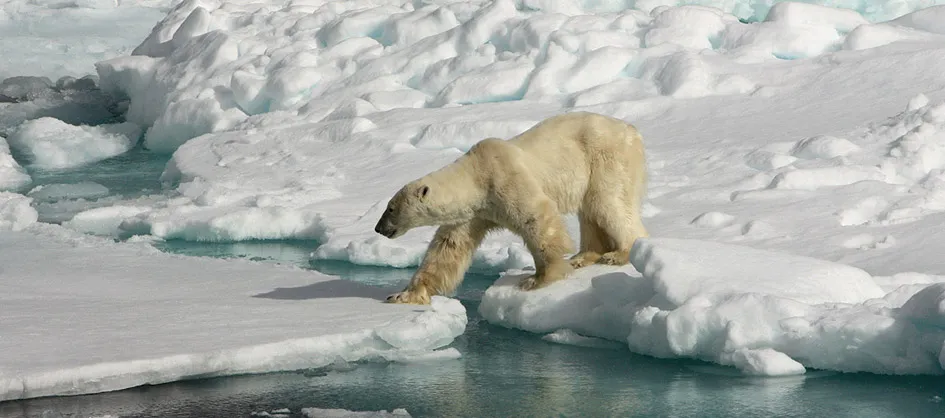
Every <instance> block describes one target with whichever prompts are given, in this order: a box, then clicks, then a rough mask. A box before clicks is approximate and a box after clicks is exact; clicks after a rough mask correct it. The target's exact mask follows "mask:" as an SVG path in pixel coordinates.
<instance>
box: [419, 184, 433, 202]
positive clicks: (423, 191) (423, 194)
mask: <svg viewBox="0 0 945 418" xmlns="http://www.w3.org/2000/svg"><path fill="white" fill-rule="evenodd" d="M427 193H430V186H423V187H421V188H419V189H417V197H418V198H420V199H423V198H424V197H427Z"/></svg>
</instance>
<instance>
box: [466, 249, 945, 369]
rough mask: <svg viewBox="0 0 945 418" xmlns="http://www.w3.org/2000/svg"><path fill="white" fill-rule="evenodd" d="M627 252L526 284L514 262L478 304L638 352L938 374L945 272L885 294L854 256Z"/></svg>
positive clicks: (490, 314)
mask: <svg viewBox="0 0 945 418" xmlns="http://www.w3.org/2000/svg"><path fill="white" fill-rule="evenodd" d="M631 263H632V267H631V266H627V267H623V268H616V267H605V266H592V267H587V268H584V269H581V270H578V271H577V272H576V273H575V274H574V275H573V277H571V278H569V279H568V280H565V281H562V282H558V283H555V284H553V285H551V286H549V287H547V288H544V289H540V290H538V291H533V292H522V291H520V290H518V289H517V288H516V287H515V283H516V282H517V280H519V279H520V278H521V277H523V276H522V275H521V274H514V273H510V274H507V275H506V276H505V277H503V278H502V279H500V280H499V282H497V283H496V285H494V286H492V287H490V288H489V289H488V290H486V293H485V295H484V296H483V299H482V304H481V305H480V307H479V312H480V313H481V314H482V315H483V317H484V318H486V319H487V320H488V321H490V322H494V323H497V324H502V325H505V326H509V327H515V328H520V329H523V330H526V331H531V332H538V333H542V332H548V331H551V330H557V329H560V328H567V329H570V330H573V331H574V332H576V333H578V334H580V335H586V336H591V337H601V338H607V339H611V340H614V341H622V342H625V343H626V344H627V345H628V347H629V348H630V350H632V351H634V352H637V353H642V354H648V355H652V356H656V357H666V358H669V357H692V358H698V359H703V360H706V361H711V362H715V363H719V364H723V365H732V366H734V367H736V368H738V369H740V370H742V371H743V372H745V373H746V374H752V375H785V374H797V373H804V372H805V370H806V369H805V368H806V367H812V368H819V369H830V370H840V371H845V372H862V371H865V372H873V373H888V374H916V373H925V374H942V373H943V362H942V361H941V360H940V359H939V353H940V352H942V350H943V347H945V320H943V318H945V316H943V315H945V308H943V307H945V288H943V284H942V283H939V284H935V285H932V286H929V287H926V288H924V289H921V290H920V289H919V288H917V287H916V286H908V285H907V286H903V287H902V288H898V289H897V290H895V291H893V292H891V293H889V294H888V295H887V293H886V292H884V291H883V290H882V289H881V288H880V287H879V286H878V285H877V284H876V283H875V282H874V281H873V279H872V277H871V276H870V275H869V274H868V273H866V272H865V271H863V270H860V269H857V268H854V267H850V266H846V265H842V264H837V263H832V262H827V261H823V260H817V259H812V258H807V257H799V256H793V255H789V254H784V253H779V252H771V251H762V250H757V249H752V248H747V247H741V246H735V245H731V244H719V243H713V242H707V241H696V240H681V239H667V238H648V239H641V240H640V241H638V244H637V245H635V246H634V249H633V251H632V253H631ZM634 268H635V269H636V270H638V271H641V272H642V275H639V274H637V273H636V271H634ZM525 274H527V273H525ZM907 283H910V281H909V280H903V281H902V282H900V284H907ZM926 286H927V285H926ZM903 292H905V293H906V295H904V294H902V293H903ZM911 294H914V296H912V295H911ZM909 296H911V297H909Z"/></svg>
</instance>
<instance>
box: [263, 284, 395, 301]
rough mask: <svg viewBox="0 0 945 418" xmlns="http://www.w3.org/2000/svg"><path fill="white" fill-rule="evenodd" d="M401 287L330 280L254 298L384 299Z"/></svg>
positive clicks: (278, 288) (282, 288) (284, 288)
mask: <svg viewBox="0 0 945 418" xmlns="http://www.w3.org/2000/svg"><path fill="white" fill-rule="evenodd" d="M398 290H399V288H395V287H387V286H385V287H377V286H368V285H364V284H361V283H355V282H352V281H349V280H342V279H336V280H328V281H324V282H316V283H312V284H310V285H306V286H299V287H277V288H275V289H274V290H272V291H269V292H266V293H260V294H257V295H253V297H254V298H265V299H278V300H306V299H336V298H368V299H376V300H379V301H384V300H386V299H387V296H389V295H390V294H391V293H395V292H397V291H398Z"/></svg>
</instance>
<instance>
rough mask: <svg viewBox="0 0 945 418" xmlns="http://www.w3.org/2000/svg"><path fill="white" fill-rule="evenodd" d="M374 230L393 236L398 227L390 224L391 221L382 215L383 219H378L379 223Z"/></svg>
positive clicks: (388, 236)
mask: <svg viewBox="0 0 945 418" xmlns="http://www.w3.org/2000/svg"><path fill="white" fill-rule="evenodd" d="M374 232H377V233H378V234H381V235H383V236H385V237H387V238H393V237H394V235H395V234H396V233H397V229H396V228H392V227H391V226H390V222H387V219H386V218H385V217H381V220H379V221H377V225H375V226H374Z"/></svg>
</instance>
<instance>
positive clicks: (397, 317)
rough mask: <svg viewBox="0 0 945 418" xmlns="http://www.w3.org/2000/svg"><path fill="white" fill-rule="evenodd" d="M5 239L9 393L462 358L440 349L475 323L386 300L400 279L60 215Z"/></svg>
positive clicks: (1, 241) (3, 333)
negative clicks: (145, 235)
mask: <svg viewBox="0 0 945 418" xmlns="http://www.w3.org/2000/svg"><path fill="white" fill-rule="evenodd" d="M3 197H6V195H0V198H3ZM4 207H5V206H4ZM26 207H27V208H28V207H29V206H26ZM0 213H5V211H4V210H2V209H0ZM34 218H35V215H34ZM0 225H2V224H0ZM0 249H2V251H0V266H3V267H2V269H0V280H2V282H3V283H4V286H5V287H6V289H7V291H4V292H2V293H0V317H2V318H4V320H3V321H2V322H0V352H2V353H4V354H3V360H2V363H0V401H2V400H9V399H21V398H31V397H39V396H49V395H74V394H82V393H95V392H102V391H109V390H117V389H123V388H128V387H132V386H137V385H142V384H158V383H164V382H170V381H174V380H179V379H185V378H188V377H195V376H204V377H206V376H222V375H230V374H241V373H260V372H271V371H280V370H296V369H304V368H316V367H322V366H326V365H328V364H331V363H332V362H334V361H335V360H336V359H339V358H340V359H342V360H344V361H358V360H381V361H386V360H390V361H404V362H411V361H414V360H415V359H421V360H422V361H429V360H431V359H450V358H456V357H457V356H458V353H457V352H456V350H455V349H448V350H446V352H445V353H443V354H438V352H435V351H433V350H436V349H439V348H441V347H443V346H444V345H447V344H449V343H450V342H451V341H452V339H453V338H454V337H456V336H458V335H460V334H462V332H463V331H464V329H465V326H466V312H465V310H464V308H463V306H462V305H461V304H460V303H459V302H458V301H456V300H454V299H446V298H441V297H437V298H436V300H435V301H434V303H433V305H432V306H429V307H417V306H404V305H391V304H385V303H383V302H382V301H383V299H384V296H386V294H387V292H388V291H389V290H390V289H379V288H372V287H368V286H364V285H360V284H357V283H353V282H348V281H342V280H340V279H337V278H333V277H330V276H325V275H322V274H319V273H316V272H312V271H305V270H300V269H292V268H286V267H278V266H272V265H266V264H259V263H251V262H245V261H234V260H229V261H224V260H216V259H201V258H187V257H181V256H173V255H168V254H163V253H160V252H158V251H157V250H155V249H154V248H152V247H150V246H149V245H148V244H146V243H138V244H116V243H114V242H113V241H112V240H108V239H102V238H95V237H90V236H83V235H80V234H77V233H74V232H69V231H68V230H66V229H63V228H61V227H58V226H53V225H44V224H33V225H32V226H31V227H29V228H26V229H25V230H22V231H20V232H5V233H2V234H0ZM52 260H55V261H54V262H51V261H52ZM431 352H432V353H431Z"/></svg>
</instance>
